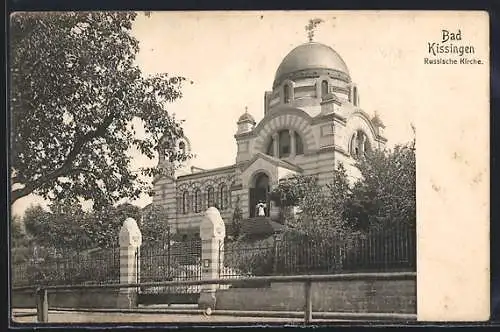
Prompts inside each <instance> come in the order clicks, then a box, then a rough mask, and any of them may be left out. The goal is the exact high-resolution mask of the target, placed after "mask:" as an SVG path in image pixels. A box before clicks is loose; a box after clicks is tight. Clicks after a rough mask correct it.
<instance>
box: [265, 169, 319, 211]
mask: <svg viewBox="0 0 500 332" xmlns="http://www.w3.org/2000/svg"><path fill="white" fill-rule="evenodd" d="M318 188H319V187H318V179H317V178H316V177H314V176H305V175H293V176H289V177H286V178H284V179H281V180H280V181H279V183H278V186H277V187H276V188H275V189H274V190H273V191H272V192H271V193H270V199H271V200H272V201H273V202H274V203H275V204H276V205H277V206H295V205H299V204H300V201H301V200H302V199H303V198H304V197H305V196H306V195H307V194H308V193H309V192H310V191H311V190H317V189H318Z"/></svg>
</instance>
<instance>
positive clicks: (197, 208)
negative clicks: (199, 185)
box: [194, 189, 202, 213]
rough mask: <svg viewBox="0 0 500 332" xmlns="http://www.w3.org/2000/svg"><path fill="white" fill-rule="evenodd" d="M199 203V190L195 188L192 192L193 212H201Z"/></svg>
mask: <svg viewBox="0 0 500 332" xmlns="http://www.w3.org/2000/svg"><path fill="white" fill-rule="evenodd" d="M201 203H202V201H201V190H200V189H196V191H195V192H194V212H196V213H199V212H201Z"/></svg>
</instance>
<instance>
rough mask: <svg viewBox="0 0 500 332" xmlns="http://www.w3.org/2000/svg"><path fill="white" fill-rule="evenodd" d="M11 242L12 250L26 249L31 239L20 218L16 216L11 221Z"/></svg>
mask: <svg viewBox="0 0 500 332" xmlns="http://www.w3.org/2000/svg"><path fill="white" fill-rule="evenodd" d="M10 240H11V248H19V247H26V246H27V245H28V244H29V238H28V235H27V234H26V231H25V229H24V227H23V223H22V220H21V218H20V217H18V216H14V217H12V218H11V221H10Z"/></svg>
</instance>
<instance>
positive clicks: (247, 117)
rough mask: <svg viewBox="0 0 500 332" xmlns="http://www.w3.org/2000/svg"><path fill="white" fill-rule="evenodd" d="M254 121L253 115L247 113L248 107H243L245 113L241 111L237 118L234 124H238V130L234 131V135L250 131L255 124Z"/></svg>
mask: <svg viewBox="0 0 500 332" xmlns="http://www.w3.org/2000/svg"><path fill="white" fill-rule="evenodd" d="M255 123H256V122H255V119H254V118H253V116H252V115H251V114H250V113H248V107H245V113H243V114H242V115H241V116H240V118H239V119H238V122H236V124H237V125H238V131H237V132H236V135H240V134H245V133H248V132H251V131H252V130H253V128H254V126H255Z"/></svg>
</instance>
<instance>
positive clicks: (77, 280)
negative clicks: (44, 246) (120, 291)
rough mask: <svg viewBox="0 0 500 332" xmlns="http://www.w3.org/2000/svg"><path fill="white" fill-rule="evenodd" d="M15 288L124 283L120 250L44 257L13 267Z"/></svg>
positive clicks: (18, 263)
mask: <svg viewBox="0 0 500 332" xmlns="http://www.w3.org/2000/svg"><path fill="white" fill-rule="evenodd" d="M11 271H12V283H13V285H15V286H22V285H33V284H37V285H38V284H63V285H64V284H68V283H71V284H87V283H97V284H102V283H119V282H120V250H119V248H110V249H99V250H97V251H89V252H84V253H73V254H71V255H70V254H66V255H61V256H60V257H40V258H37V259H31V260H29V261H26V262H17V263H15V264H12V269H11Z"/></svg>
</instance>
